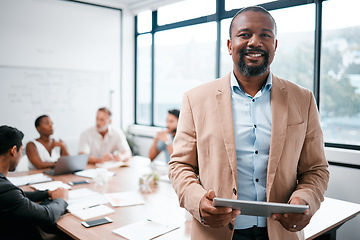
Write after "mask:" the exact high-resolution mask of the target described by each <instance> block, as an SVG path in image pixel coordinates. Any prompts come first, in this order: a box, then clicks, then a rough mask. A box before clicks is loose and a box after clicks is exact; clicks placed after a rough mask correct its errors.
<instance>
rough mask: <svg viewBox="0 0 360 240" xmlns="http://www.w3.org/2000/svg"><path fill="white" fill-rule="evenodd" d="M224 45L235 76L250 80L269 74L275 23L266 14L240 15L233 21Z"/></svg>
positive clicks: (274, 40)
mask: <svg viewBox="0 0 360 240" xmlns="http://www.w3.org/2000/svg"><path fill="white" fill-rule="evenodd" d="M227 45H228V49H229V53H230V55H231V56H232V59H233V62H234V72H235V75H237V74H241V75H244V76H246V77H252V76H261V75H263V74H265V73H269V71H270V68H269V67H270V64H271V63H272V61H273V59H274V56H275V51H276V47H277V40H276V38H275V24H274V22H273V21H272V19H271V18H270V16H269V15H267V14H266V13H263V12H254V11H245V12H242V13H240V14H239V15H237V16H236V17H235V19H234V21H233V25H232V29H231V39H229V40H228V42H227Z"/></svg>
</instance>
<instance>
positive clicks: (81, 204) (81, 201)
mask: <svg viewBox="0 0 360 240" xmlns="http://www.w3.org/2000/svg"><path fill="white" fill-rule="evenodd" d="M108 202H109V201H108V200H107V198H106V197H105V196H104V195H103V194H100V193H98V192H95V191H92V190H90V189H88V188H81V189H77V190H71V191H69V200H68V201H67V203H68V207H67V210H68V211H69V212H71V213H72V212H73V211H75V210H78V209H84V208H88V207H92V206H97V205H101V204H105V203H108Z"/></svg>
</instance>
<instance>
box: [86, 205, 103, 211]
mask: <svg viewBox="0 0 360 240" xmlns="http://www.w3.org/2000/svg"><path fill="white" fill-rule="evenodd" d="M97 206H100V204H96V205H92V206H89V207H84V208H83V210H85V209H88V208H93V207H97Z"/></svg>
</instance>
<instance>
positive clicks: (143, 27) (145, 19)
mask: <svg viewBox="0 0 360 240" xmlns="http://www.w3.org/2000/svg"><path fill="white" fill-rule="evenodd" d="M137 20H138V22H137V30H138V32H139V33H143V32H150V31H151V28H152V24H151V20H152V12H151V11H150V10H149V11H144V12H141V13H139V15H138V18H137Z"/></svg>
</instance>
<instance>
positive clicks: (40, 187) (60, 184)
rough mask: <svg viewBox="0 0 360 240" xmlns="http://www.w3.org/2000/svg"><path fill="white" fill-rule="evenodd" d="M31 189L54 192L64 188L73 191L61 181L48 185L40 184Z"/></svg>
mask: <svg viewBox="0 0 360 240" xmlns="http://www.w3.org/2000/svg"><path fill="white" fill-rule="evenodd" d="M30 187H32V188H35V189H36V190H41V191H44V190H49V191H53V190H55V189H57V188H59V187H63V188H66V189H71V186H70V185H67V184H65V183H63V182H61V181H52V182H46V183H38V184H32V185H30Z"/></svg>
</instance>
